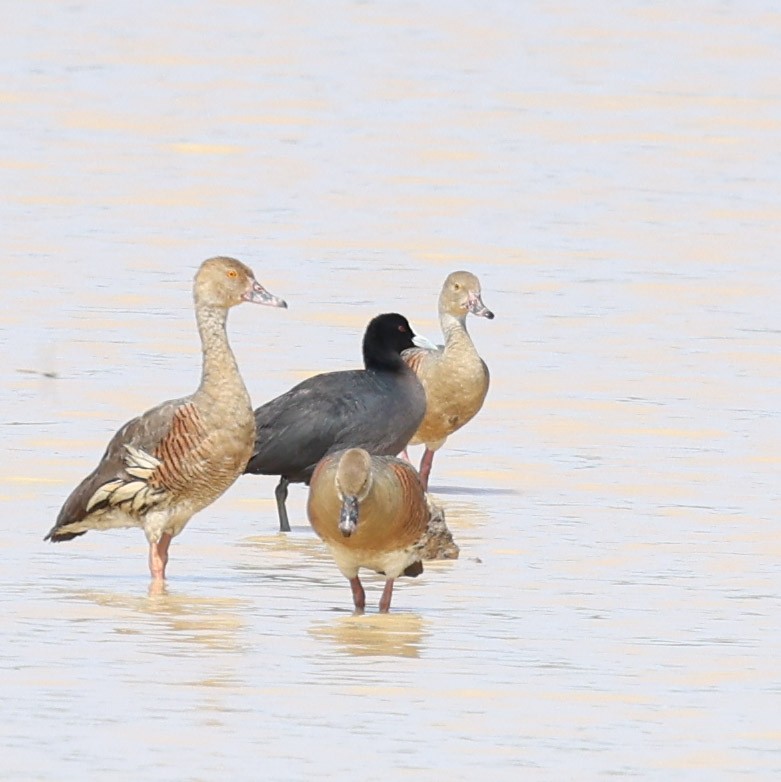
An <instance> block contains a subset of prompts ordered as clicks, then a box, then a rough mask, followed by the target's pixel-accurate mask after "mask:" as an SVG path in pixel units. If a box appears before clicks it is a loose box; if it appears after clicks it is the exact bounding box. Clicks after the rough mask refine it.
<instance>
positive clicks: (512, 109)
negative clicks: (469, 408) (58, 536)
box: [0, 0, 781, 781]
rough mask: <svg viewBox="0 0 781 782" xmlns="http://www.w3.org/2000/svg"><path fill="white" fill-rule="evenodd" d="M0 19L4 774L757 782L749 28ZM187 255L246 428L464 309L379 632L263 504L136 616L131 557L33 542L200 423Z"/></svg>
mask: <svg viewBox="0 0 781 782" xmlns="http://www.w3.org/2000/svg"><path fill="white" fill-rule="evenodd" d="M161 5H163V6H164V7H162V8H161V7H160V6H161ZM3 16H4V19H3V32H2V56H1V57H0V62H1V63H2V71H1V74H2V81H1V82H0V112H1V121H0V184H1V186H2V193H3V196H2V207H1V209H2V231H0V263H1V264H2V266H1V269H2V276H3V293H4V295H3V305H2V308H1V309H0V344H1V345H2V366H3V373H2V385H1V386H0V432H1V433H2V450H0V459H1V461H0V496H1V497H2V521H1V522H0V525H1V526H0V533H1V534H0V632H1V635H0V677H1V678H0V724H1V725H2V727H0V747H1V751H0V777H1V778H2V779H4V780H5V779H8V780H28V779H29V780H36V779H42V780H43V779H46V780H50V779H51V780H62V781H65V780H93V779H96V780H97V779H100V780H103V779H112V780H193V781H195V780H222V779H226V780H227V779H259V778H263V779H271V780H309V779H345V780H352V779H364V780H386V779H393V780H407V779H414V780H434V779H436V780H440V779H453V780H466V779H475V778H483V779H486V780H488V779H490V780H569V779H613V778H627V779H658V780H670V779H675V780H721V779H725V780H726V779H728V780H734V779H747V780H752V781H753V780H765V779H767V780H774V779H778V778H781V777H780V776H779V775H781V659H780V658H781V630H779V620H780V618H781V568H780V567H779V557H781V535H779V521H778V508H779V479H778V478H779V466H780V464H781V454H780V453H779V451H780V444H781V418H780V416H779V392H780V391H781V382H780V378H781V354H780V352H779V343H780V342H781V320H780V318H779V303H780V302H781V261H780V259H779V249H778V244H779V230H778V224H779V218H781V208H780V207H779V196H781V13H780V11H779V6H778V4H777V3H775V2H771V1H768V2H759V1H757V2H753V1H752V0H748V1H747V2H743V1H741V2H693V3H687V4H685V5H684V4H680V3H673V2H664V3H654V4H650V3H639V2H616V3H610V4H605V5H602V4H595V3H592V2H583V1H582V0H572V2H555V3H543V2H534V3H522V2H510V1H509V0H508V1H507V2H499V1H495V2H481V3H477V2H473V3H468V2H445V1H444V0H440V1H439V2H430V3H424V2H404V1H403V0H402V1H400V2H393V3H391V2H385V3H382V2H329V3H322V2H314V1H313V2H292V3H281V2H276V3H271V2H269V3H253V2H244V3H242V2H221V3H209V2H194V3H184V2H171V3H166V4H160V3H152V2H111V3H97V2H93V3H80V2H28V3H15V4H7V7H6V8H5V9H4V14H3ZM218 253H225V254H233V255H236V256H238V257H240V258H242V259H243V260H245V261H246V262H248V263H249V264H250V265H251V266H252V267H253V268H254V269H255V271H256V273H257V275H258V278H259V279H260V280H261V281H262V282H263V283H264V284H265V285H267V287H269V288H270V289H271V290H272V291H273V292H274V293H276V294H278V295H280V296H283V297H285V298H286V299H287V300H288V302H289V305H290V309H289V310H287V311H279V310H270V309H266V308H252V307H249V306H246V307H240V308H239V309H238V310H236V311H234V312H233V313H232V314H231V318H230V321H229V330H230V335H231V340H232V344H233V345H234V347H235V350H236V353H237V355H238V358H239V362H240V365H241V368H242V371H243V374H244V377H245V379H246V381H247V385H248V387H249V389H250V391H251V393H252V395H253V398H254V399H255V401H256V402H257V403H261V402H263V401H265V400H267V399H269V398H271V397H272V396H274V395H276V394H278V393H280V392H282V391H284V390H285V389H286V388H288V387H289V386H290V385H292V384H293V383H294V382H296V381H298V380H299V379H301V378H303V377H304V376H306V375H308V374H311V373H314V372H317V371H323V370H332V369H341V368H349V367H354V366H357V365H358V364H359V360H360V351H359V345H360V335H361V332H362V330H363V326H364V325H365V323H366V322H367V321H368V319H369V318H370V317H371V316H373V315H374V314H376V313H378V312H381V311H389V310H398V311H401V312H403V313H405V314H406V315H407V316H408V317H409V318H410V319H411V320H412V322H413V325H415V326H417V327H418V329H419V330H421V331H423V332H424V333H426V334H427V335H428V336H430V337H437V336H438V326H437V322H436V314H435V312H436V311H435V307H436V297H437V294H438V291H439V287H440V285H441V283H442V280H443V279H444V277H445V275H446V274H447V273H448V272H449V271H451V270H453V269H457V268H468V269H470V270H472V271H474V272H476V273H477V274H478V275H479V276H480V278H481V280H482V283H483V290H484V298H485V301H486V304H487V305H488V306H489V307H491V308H492V309H493V310H494V311H495V312H496V320H494V321H492V322H488V321H485V320H476V319H472V320H471V321H470V329H471V333H472V334H473V336H474V339H475V342H476V343H477V345H478V347H479V349H480V351H481V352H482V355H483V356H484V357H485V359H486V361H487V362H488V364H489V366H490V368H491V371H492V375H493V380H492V387H491V391H490V394H489V397H488V400H487V403H486V405H485V408H484V409H483V411H482V413H481V414H480V416H479V417H478V418H477V419H476V420H475V421H474V422H473V423H472V424H471V425H470V426H469V427H467V428H465V429H464V430H462V431H461V432H459V433H458V434H457V435H455V436H454V437H453V438H452V439H451V441H450V442H449V443H448V446H447V447H446V448H445V449H444V450H443V451H442V452H441V453H440V454H439V455H438V456H437V459H436V461H435V466H434V474H433V481H432V483H433V487H434V493H435V495H436V496H437V497H439V499H440V500H441V501H442V502H443V503H444V505H445V507H446V511H447V517H448V521H449V523H450V526H451V528H452V530H453V532H454V534H455V535H456V537H457V539H458V542H459V543H460V545H461V559H460V560H458V561H457V562H454V563H437V564H434V565H432V566H429V567H428V568H427V571H426V573H425V574H424V575H423V576H422V577H421V578H419V579H416V580H415V581H408V582H404V583H402V582H400V583H399V585H398V587H397V590H396V594H395V596H394V609H395V611H394V613H393V614H391V615H390V616H387V617H379V616H378V615H377V614H376V603H377V600H378V598H379V588H380V584H381V582H380V581H379V579H375V578H373V577H368V578H367V579H366V581H367V586H368V588H367V591H368V596H369V601H370V603H371V611H370V613H369V614H368V615H367V616H365V617H362V618H357V617H353V616H352V615H351V614H350V611H349V609H350V607H351V604H350V590H349V587H348V585H347V583H346V582H345V581H344V580H343V579H342V577H341V576H340V575H339V573H338V571H337V570H336V568H335V567H334V566H333V565H332V563H331V562H330V561H329V560H328V558H327V556H326V555H325V553H324V551H323V548H322V546H321V545H320V544H319V542H318V541H317V540H316V539H315V537H314V535H313V534H312V533H311V531H310V530H309V528H308V526H307V525H306V521H305V517H304V513H303V510H304V499H305V496H306V494H305V490H304V489H303V488H302V487H300V486H294V487H292V488H291V500H290V508H291V512H292V520H293V524H294V530H293V532H292V533H291V534H290V535H289V536H284V535H280V534H277V533H275V528H276V524H277V522H276V516H275V509H274V504H273V486H274V480H273V479H259V478H254V477H248V478H245V479H242V480H241V481H240V482H239V483H238V484H237V485H236V486H235V487H234V488H233V489H232V490H231V491H230V492H229V493H228V494H227V495H225V496H224V497H223V498H222V499H221V500H220V501H219V502H218V503H216V504H215V505H214V506H212V507H211V508H209V509H208V510H206V511H205V512H203V513H202V514H200V515H199V516H197V517H196V518H195V519H194V520H193V521H192V522H191V524H190V525H189V527H188V528H187V529H186V530H185V532H184V533H183V534H182V535H181V537H180V538H178V539H177V540H176V541H175V542H174V545H173V546H172V552H171V553H172V558H171V563H170V565H169V576H170V582H169V588H168V592H167V594H165V595H161V596H156V597H149V596H148V595H147V587H148V572H147V567H146V561H145V556H146V544H145V541H144V538H143V535H142V534H141V533H140V532H138V531H119V532H114V533H103V534H101V533H91V534H88V535H87V536H85V537H83V538H81V539H79V540H76V541H73V542H72V543H67V544H66V543H64V544H60V545H51V544H44V543H43V542H42V537H43V535H44V534H45V533H46V531H47V530H48V529H49V527H50V526H51V524H52V523H53V521H54V519H55V517H56V514H57V511H58V509H59V507H60V505H61V503H62V501H63V500H64V498H65V496H66V495H67V493H68V492H69V491H70V489H71V488H72V486H74V485H75V483H76V482H77V481H78V480H80V479H81V478H82V477H83V476H84V475H85V474H86V473H87V472H88V471H89V470H91V469H92V467H93V466H94V464H95V463H96V461H97V459H98V457H99V455H100V453H101V452H102V450H103V448H104V446H105V443H106V442H107V440H108V438H109V437H110V436H111V434H113V432H114V431H115V430H116V428H118V426H119V425H120V424H121V423H123V422H124V421H125V420H126V419H128V418H130V417H131V416H133V415H135V414H137V413H139V412H141V411H143V410H144V409H146V408H148V407H150V406H151V405H153V404H156V403H157V402H159V401H162V400H163V399H165V398H169V397H174V396H179V395H182V394H185V393H189V392H190V391H192V390H193V389H194V387H195V385H196V383H197V380H198V373H199V355H198V344H197V337H196V334H195V330H194V325H193V318H192V314H191V299H190V286H191V278H192V275H193V273H194V271H195V269H196V268H197V265H198V264H199V263H200V261H201V260H202V259H203V258H205V257H208V256H210V255H214V254H218ZM49 374H54V375H55V376H53V377H50V376H48V375H49Z"/></svg>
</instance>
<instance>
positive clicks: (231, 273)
mask: <svg viewBox="0 0 781 782" xmlns="http://www.w3.org/2000/svg"><path fill="white" fill-rule="evenodd" d="M226 273H227V275H228V277H230V278H231V279H232V280H235V279H236V278H237V277H238V276H239V273H238V272H237V271H236V270H235V269H228V271H227V272H226Z"/></svg>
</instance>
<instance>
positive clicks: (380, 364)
mask: <svg viewBox="0 0 781 782" xmlns="http://www.w3.org/2000/svg"><path fill="white" fill-rule="evenodd" d="M414 338H415V332H414V331H413V330H412V326H410V325H409V321H408V320H407V319H406V318H405V317H404V316H403V315H399V314H398V313H397V312H391V313H386V314H385V315H378V316H377V317H376V318H372V320H370V321H369V325H368V326H367V327H366V332H365V333H364V335H363V363H364V366H365V367H366V369H403V368H404V367H405V366H406V365H405V364H404V362H403V361H402V360H401V352H402V351H403V350H407V348H412V347H415V343H414V342H413V340H414Z"/></svg>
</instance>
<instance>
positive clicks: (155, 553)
mask: <svg viewBox="0 0 781 782" xmlns="http://www.w3.org/2000/svg"><path fill="white" fill-rule="evenodd" d="M170 545H171V536H170V535H169V534H168V533H167V532H164V533H163V534H162V535H161V536H160V540H158V541H157V543H150V544H149V572H150V573H151V574H152V579H153V580H154V581H164V580H165V566H166V565H167V564H168V547H169V546H170Z"/></svg>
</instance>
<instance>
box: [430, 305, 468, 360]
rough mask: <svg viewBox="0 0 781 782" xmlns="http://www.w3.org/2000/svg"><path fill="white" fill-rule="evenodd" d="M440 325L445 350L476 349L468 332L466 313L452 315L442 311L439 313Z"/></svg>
mask: <svg viewBox="0 0 781 782" xmlns="http://www.w3.org/2000/svg"><path fill="white" fill-rule="evenodd" d="M439 324H440V326H441V327H442V334H443V336H444V337H445V350H472V351H473V350H474V349H475V346H474V345H473V344H472V338H471V337H470V336H469V333H468V332H467V330H466V312H465V313H464V314H463V315H452V314H451V313H449V312H446V311H444V310H442V311H440V313H439Z"/></svg>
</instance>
